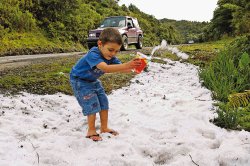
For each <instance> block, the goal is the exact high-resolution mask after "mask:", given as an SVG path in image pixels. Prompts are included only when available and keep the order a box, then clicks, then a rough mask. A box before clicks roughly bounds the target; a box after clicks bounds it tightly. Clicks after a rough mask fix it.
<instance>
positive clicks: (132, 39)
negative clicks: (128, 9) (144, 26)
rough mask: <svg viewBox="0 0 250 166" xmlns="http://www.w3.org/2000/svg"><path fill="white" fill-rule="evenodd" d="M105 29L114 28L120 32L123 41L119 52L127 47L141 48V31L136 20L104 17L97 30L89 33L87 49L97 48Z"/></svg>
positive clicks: (128, 17)
mask: <svg viewBox="0 0 250 166" xmlns="http://www.w3.org/2000/svg"><path fill="white" fill-rule="evenodd" d="M107 27H113V28H116V29H118V31H119V32H120V34H121V36H122V40H123V44H122V47H121V50H127V49H128V46H129V45H135V47H136V48H137V49H141V48H142V45H143V31H142V30H141V28H140V26H139V23H138V21H137V19H136V18H133V17H130V16H112V17H106V18H105V19H104V20H103V22H102V23H101V24H100V26H99V27H98V28H97V29H94V30H90V31H89V34H88V39H87V44H88V48H89V49H90V48H91V47H93V46H97V41H98V38H99V36H100V33H101V31H102V30H103V29H105V28H107Z"/></svg>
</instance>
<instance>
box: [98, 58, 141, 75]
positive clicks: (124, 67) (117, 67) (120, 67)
mask: <svg viewBox="0 0 250 166" xmlns="http://www.w3.org/2000/svg"><path fill="white" fill-rule="evenodd" d="M140 65H141V61H140V60H139V59H138V58H136V59H133V60H131V61H129V62H127V63H123V64H112V65H107V64H106V63H105V62H101V63H99V64H97V65H96V67H97V68H98V69H101V70H102V71H103V72H105V73H114V72H123V71H129V70H130V71H131V69H134V68H136V67H138V66H140Z"/></svg>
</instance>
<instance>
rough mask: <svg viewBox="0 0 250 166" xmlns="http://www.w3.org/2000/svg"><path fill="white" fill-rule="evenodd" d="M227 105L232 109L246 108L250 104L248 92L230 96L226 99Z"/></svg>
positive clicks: (249, 92) (249, 91)
mask: <svg viewBox="0 0 250 166" xmlns="http://www.w3.org/2000/svg"><path fill="white" fill-rule="evenodd" d="M228 100H229V104H230V105H231V106H232V107H233V108H238V107H241V106H242V107H246V106H247V105H248V104H249V103H250V90H246V92H243V93H235V94H231V95H229V97H228Z"/></svg>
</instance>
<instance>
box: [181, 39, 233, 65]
mask: <svg viewBox="0 0 250 166" xmlns="http://www.w3.org/2000/svg"><path fill="white" fill-rule="evenodd" d="M231 41H233V38H227V39H223V40H219V41H214V42H206V43H197V44H189V45H180V46H178V49H179V50H180V51H182V52H185V53H186V54H188V55H189V58H188V59H187V60H185V61H186V62H188V63H192V64H194V65H197V66H200V67H204V66H206V65H208V64H209V63H210V62H211V61H213V60H214V58H215V57H216V56H217V54H218V52H219V51H221V50H223V49H224V47H225V46H226V45H227V44H229V43H230V42H231Z"/></svg>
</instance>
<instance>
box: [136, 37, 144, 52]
mask: <svg viewBox="0 0 250 166" xmlns="http://www.w3.org/2000/svg"><path fill="white" fill-rule="evenodd" d="M135 47H136V48H137V49H142V36H139V37H138V42H137V43H136V45H135Z"/></svg>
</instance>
